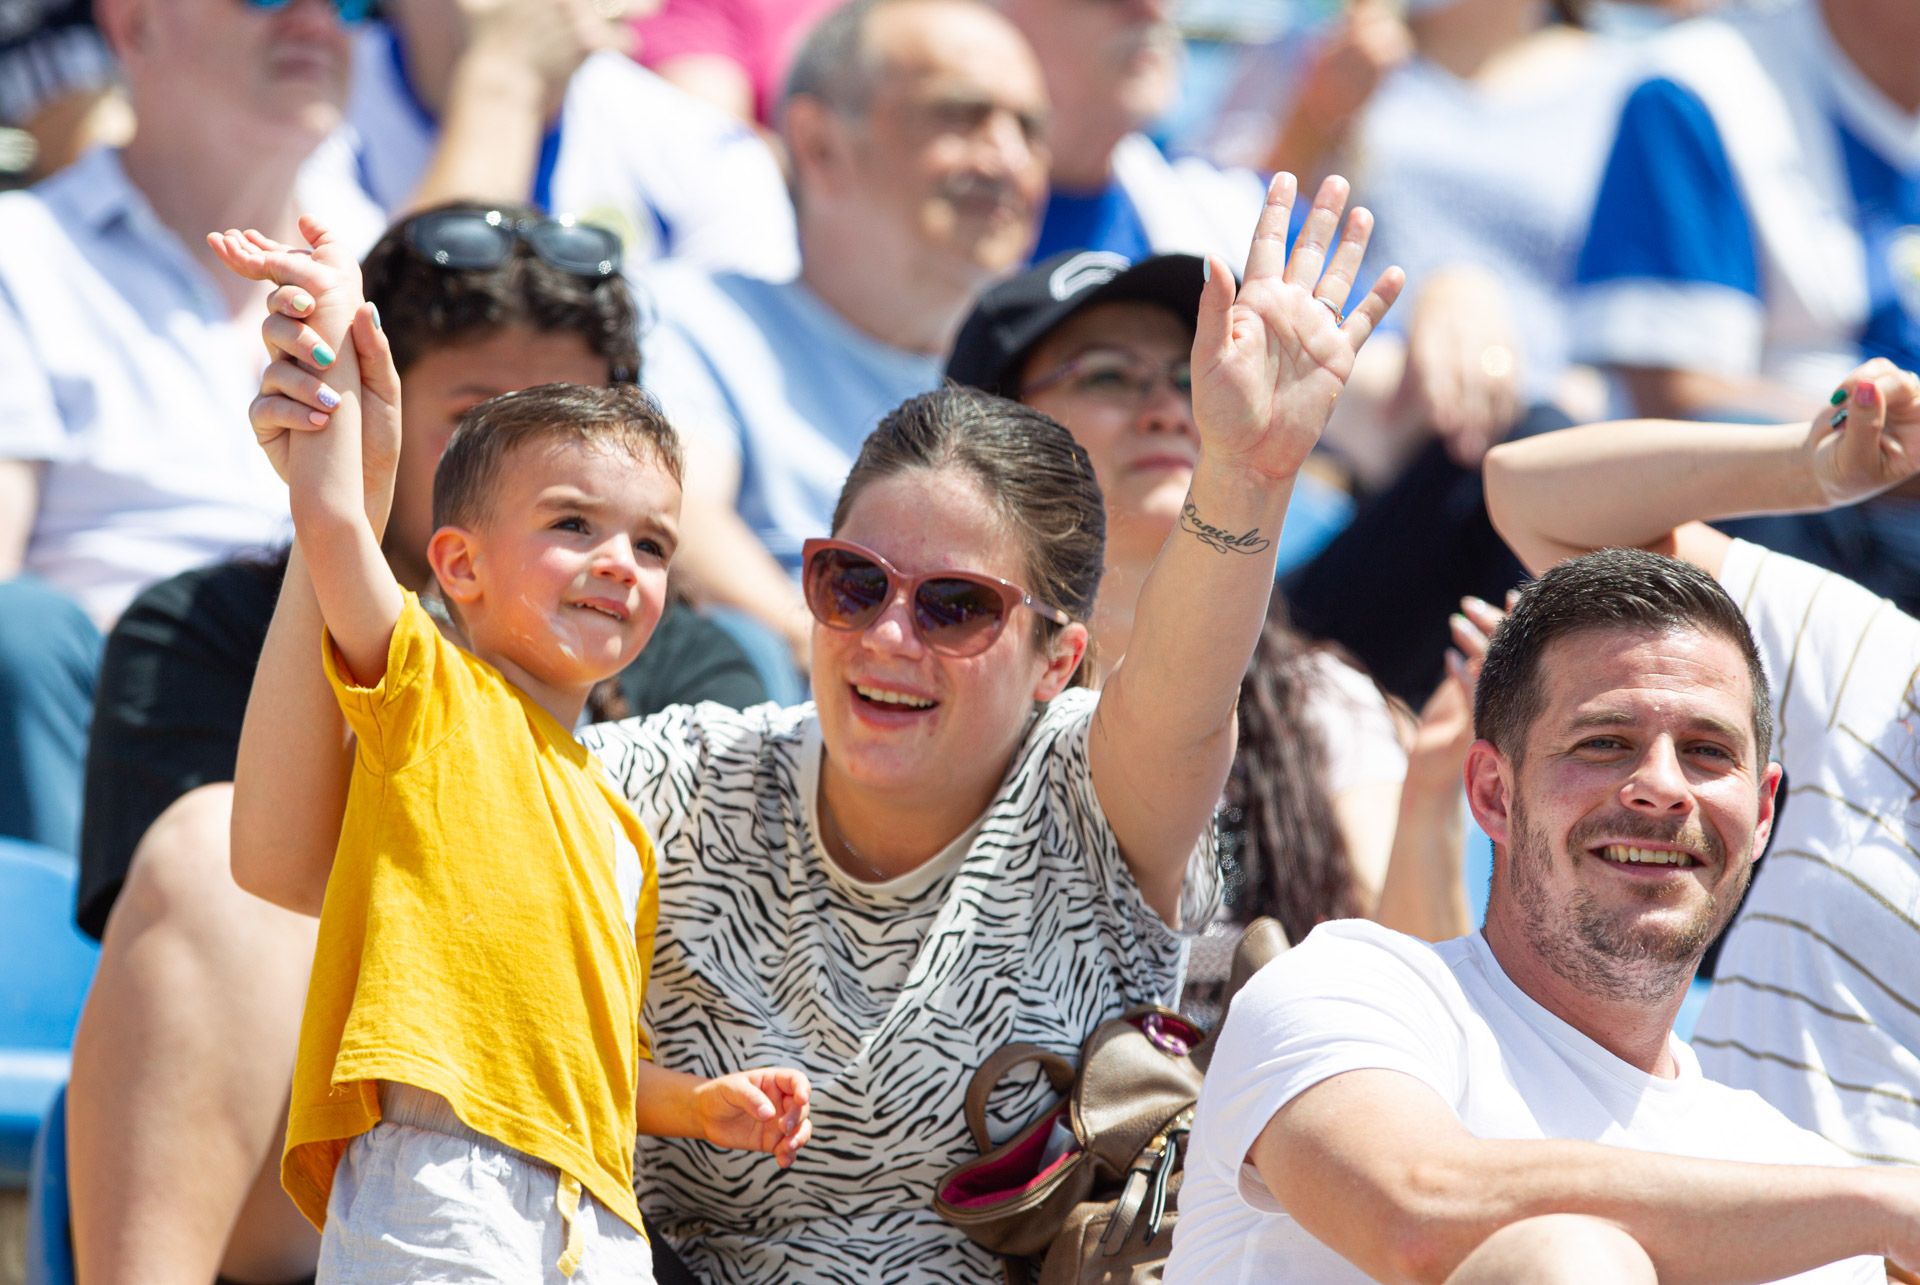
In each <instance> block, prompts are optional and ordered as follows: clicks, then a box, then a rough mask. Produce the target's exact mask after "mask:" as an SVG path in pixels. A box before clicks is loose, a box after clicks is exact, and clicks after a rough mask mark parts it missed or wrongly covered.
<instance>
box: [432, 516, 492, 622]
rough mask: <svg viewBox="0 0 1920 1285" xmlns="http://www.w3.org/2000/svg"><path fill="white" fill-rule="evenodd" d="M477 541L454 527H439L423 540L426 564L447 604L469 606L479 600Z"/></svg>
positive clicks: (478, 550)
mask: <svg viewBox="0 0 1920 1285" xmlns="http://www.w3.org/2000/svg"><path fill="white" fill-rule="evenodd" d="M479 563H480V542H479V541H478V540H476V539H475V538H474V536H473V533H472V532H470V531H465V530H462V529H461V528H460V527H457V526H443V527H441V528H440V529H439V530H438V531H435V532H434V533H433V535H432V537H431V538H429V539H428V540H427V565H428V566H430V567H432V568H433V578H434V579H435V580H438V581H439V582H440V592H441V593H443V594H445V595H446V597H447V601H448V602H452V603H469V602H474V601H476V600H478V598H479V597H480V573H479Z"/></svg>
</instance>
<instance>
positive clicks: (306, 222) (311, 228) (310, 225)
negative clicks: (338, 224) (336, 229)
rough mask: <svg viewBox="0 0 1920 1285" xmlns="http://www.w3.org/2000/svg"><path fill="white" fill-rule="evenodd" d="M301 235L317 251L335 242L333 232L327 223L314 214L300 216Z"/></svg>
mask: <svg viewBox="0 0 1920 1285" xmlns="http://www.w3.org/2000/svg"><path fill="white" fill-rule="evenodd" d="M300 235H301V236H303V237H305V238H307V244H308V245H310V246H312V247H313V248H314V249H315V250H320V249H323V248H325V247H326V246H327V245H328V244H329V243H330V242H332V240H333V231H332V229H330V228H329V227H328V226H327V224H326V221H325V220H323V219H321V218H319V217H317V216H315V215H312V214H302V215H301V216H300Z"/></svg>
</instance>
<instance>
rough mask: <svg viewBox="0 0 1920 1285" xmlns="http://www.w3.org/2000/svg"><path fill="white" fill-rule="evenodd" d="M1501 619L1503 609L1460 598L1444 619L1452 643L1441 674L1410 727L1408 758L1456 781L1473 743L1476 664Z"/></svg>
mask: <svg viewBox="0 0 1920 1285" xmlns="http://www.w3.org/2000/svg"><path fill="white" fill-rule="evenodd" d="M1506 618H1507V613H1506V612H1504V611H1502V610H1500V608H1498V607H1496V606H1494V605H1493V604H1492V603H1488V602H1482V601H1481V600H1480V599H1478V598H1462V599H1461V600H1460V610H1459V611H1458V612H1456V613H1454V615H1453V616H1451V617H1449V619H1448V621H1447V625H1448V630H1449V632H1451V634H1452V635H1453V646H1452V647H1449V648H1448V649H1447V673H1446V677H1444V678H1442V679H1441V680H1440V685H1439V686H1438V687H1436V688H1434V690H1433V695H1431V696H1429V697H1428V698H1427V703H1426V704H1425V705H1424V706H1422V707H1421V709H1420V722H1419V724H1418V725H1417V726H1416V727H1415V728H1414V733H1413V744H1412V746H1411V747H1410V748H1409V749H1408V757H1409V758H1422V759H1424V760H1425V764H1424V766H1426V767H1428V768H1429V769H1431V770H1433V771H1437V772H1439V773H1441V774H1442V775H1444V776H1446V777H1447V778H1448V779H1451V780H1453V781H1454V782H1455V784H1456V785H1457V784H1458V781H1459V778H1460V772H1461V769H1462V768H1463V767H1464V765H1465V763H1466V760H1467V747H1468V746H1470V745H1472V744H1473V696H1474V691H1475V689H1476V688H1477V687H1478V686H1479V683H1480V663H1481V662H1482V661H1483V660H1485V659H1486V655H1487V642H1488V640H1489V639H1491V638H1492V637H1493V631H1494V630H1496V629H1498V628H1499V627H1500V622H1501V621H1502V620H1505V619H1506Z"/></svg>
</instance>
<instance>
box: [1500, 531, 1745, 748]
mask: <svg viewBox="0 0 1920 1285" xmlns="http://www.w3.org/2000/svg"><path fill="white" fill-rule="evenodd" d="M1622 627H1625V628H1638V629H1645V630H1648V631H1650V632H1664V631H1667V630H1673V629H1692V630H1695V631H1698V632H1700V633H1704V634H1717V635H1719V636H1720V637H1723V638H1725V639H1727V640H1728V641H1730V642H1732V643H1733V644H1734V646H1736V647H1738V648H1739V649H1740V654H1741V655H1742V656H1744V657H1745V658H1746V662H1747V677H1748V680H1749V681H1750V683H1751V684H1752V687H1753V742H1754V746H1755V749H1756V750H1757V752H1758V753H1757V757H1756V759H1755V762H1756V763H1765V762H1767V759H1768V756H1769V755H1770V754H1771V753H1772V751H1773V699H1772V696H1771V694H1770V692H1769V690H1768V687H1767V674H1766V670H1765V668H1764V667H1763V666H1762V665H1761V663H1760V649H1759V648H1758V647H1757V646H1755V645H1754V641H1753V631H1752V630H1751V629H1749V628H1747V619H1746V617H1745V616H1744V615H1742V614H1741V612H1740V608H1739V606H1738V604H1736V603H1735V602H1734V601H1733V599H1732V598H1730V597H1728V596H1727V591H1726V590H1725V589H1722V588H1721V587H1720V583H1719V581H1717V580H1715V579H1714V578H1713V577H1712V576H1710V575H1708V574H1707V573H1706V572H1704V571H1702V570H1700V568H1698V567H1696V566H1694V565H1692V564H1691V563H1688V562H1682V561H1680V560H1679V559H1677V558H1669V557H1667V556H1665V555H1664V554H1659V553H1650V552H1648V551H1647V550H1645V549H1601V550H1599V551H1597V552H1594V553H1589V554H1586V555H1584V556H1582V557H1578V558H1570V559H1568V560H1567V561H1565V562H1563V563H1561V564H1560V565H1559V566H1557V567H1555V568H1554V569H1553V570H1551V571H1549V572H1547V574H1546V575H1544V576H1541V577H1540V578H1539V579H1538V580H1536V581H1534V582H1533V583H1532V584H1530V585H1528V586H1527V587H1526V588H1525V589H1524V590H1523V591H1522V592H1521V595H1520V601H1519V603H1518V604H1516V605H1515V607H1514V609H1513V610H1512V611H1511V612H1509V613H1508V615H1507V618H1506V621H1505V622H1504V623H1502V624H1501V626H1500V628H1499V629H1498V630H1496V631H1495V632H1494V635H1493V640H1492V642H1491V643H1490V644H1489V645H1488V647H1487V657H1486V660H1485V661H1484V662H1483V663H1482V664H1481V667H1480V683H1479V687H1478V690H1477V692H1476V694H1475V696H1474V701H1473V727H1474V733H1475V735H1477V736H1480V737H1482V738H1484V739H1486V740H1489V741H1492V742H1493V744H1494V745H1495V746H1496V747H1497V748H1498V749H1499V750H1500V752H1501V753H1502V754H1505V755H1506V756H1507V757H1508V758H1511V759H1514V760H1518V759H1519V758H1520V757H1521V755H1522V754H1523V752H1524V751H1525V749H1526V744H1527V735H1528V733H1529V732H1530V731H1531V730H1532V727H1533V721H1534V719H1536V718H1538V717H1539V715H1540V711H1541V709H1542V708H1543V707H1544V706H1545V704H1546V698H1545V695H1544V693H1543V692H1542V691H1541V690H1540V658H1541V657H1542V656H1544V655H1545V654H1546V651H1547V648H1548V646H1549V645H1551V644H1552V643H1553V642H1554V641H1555V640H1556V639H1560V638H1565V637H1568V636H1570V635H1572V634H1577V633H1583V632H1585V631H1587V630H1591V629H1614V628H1622Z"/></svg>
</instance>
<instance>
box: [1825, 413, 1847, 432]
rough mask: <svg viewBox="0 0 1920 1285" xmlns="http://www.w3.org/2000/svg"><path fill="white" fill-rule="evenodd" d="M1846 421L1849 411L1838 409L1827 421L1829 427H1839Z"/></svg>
mask: <svg viewBox="0 0 1920 1285" xmlns="http://www.w3.org/2000/svg"><path fill="white" fill-rule="evenodd" d="M1846 422H1847V413H1846V412H1845V411H1843V410H1837V411H1835V412H1834V413H1833V418H1832V419H1830V420H1828V421H1827V427H1828V428H1838V427H1840V426H1841V425H1842V424H1844V423H1846Z"/></svg>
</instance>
